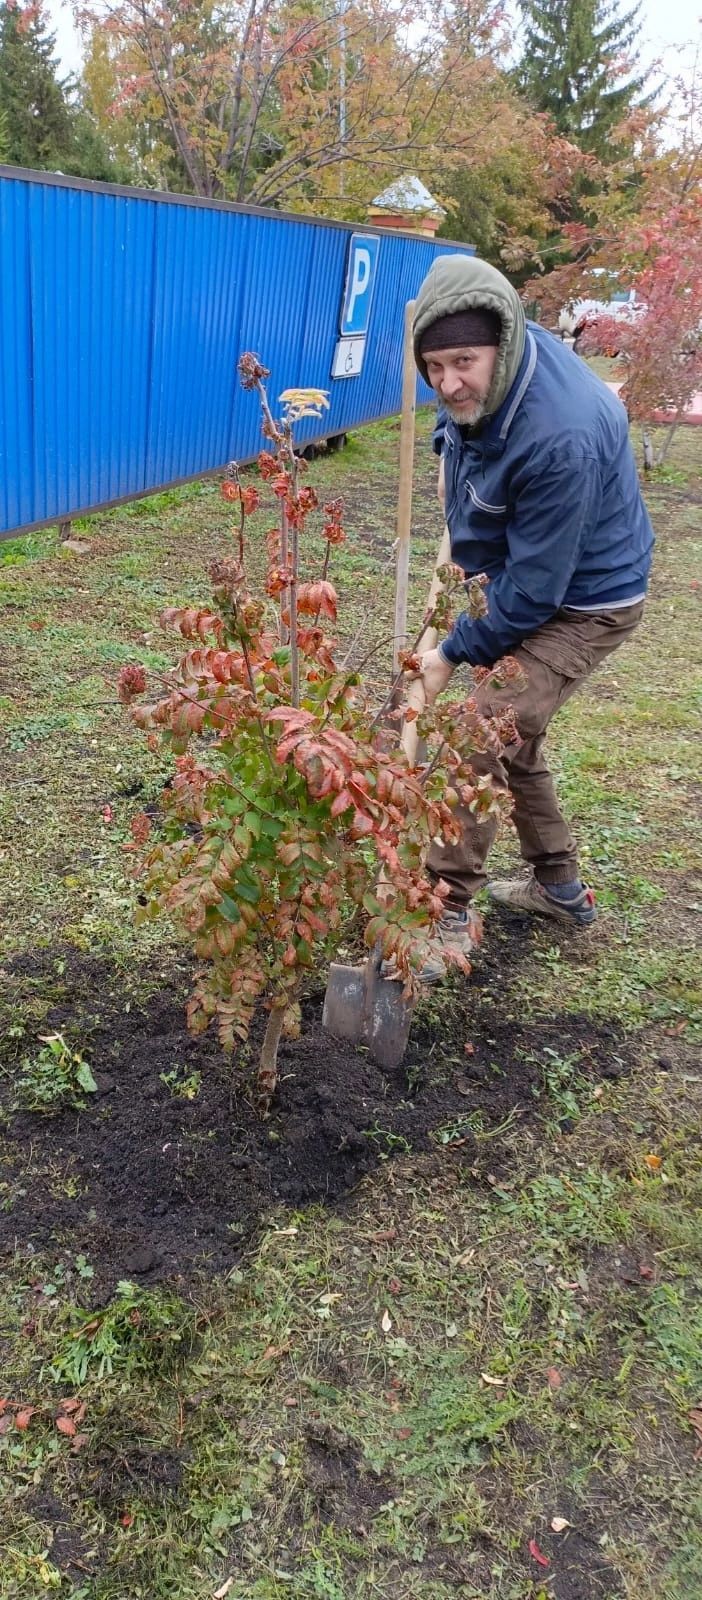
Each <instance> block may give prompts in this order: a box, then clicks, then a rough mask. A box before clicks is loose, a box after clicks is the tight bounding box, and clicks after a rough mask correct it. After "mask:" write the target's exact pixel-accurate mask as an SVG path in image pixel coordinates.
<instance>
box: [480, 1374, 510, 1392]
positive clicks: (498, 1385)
mask: <svg viewBox="0 0 702 1600" xmlns="http://www.w3.org/2000/svg"><path fill="white" fill-rule="evenodd" d="M480 1376H481V1378H482V1380H483V1383H491V1384H492V1385H493V1386H494V1388H495V1389H504V1386H505V1379H504V1378H493V1376H492V1374H491V1373H490V1372H481V1374H480Z"/></svg>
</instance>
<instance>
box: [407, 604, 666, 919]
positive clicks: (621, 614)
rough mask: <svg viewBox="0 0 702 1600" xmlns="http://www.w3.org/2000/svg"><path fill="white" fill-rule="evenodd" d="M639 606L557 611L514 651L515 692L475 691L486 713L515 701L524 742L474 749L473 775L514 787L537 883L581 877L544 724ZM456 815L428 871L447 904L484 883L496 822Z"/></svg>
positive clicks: (621, 636) (629, 628)
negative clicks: (458, 831)
mask: <svg viewBox="0 0 702 1600" xmlns="http://www.w3.org/2000/svg"><path fill="white" fill-rule="evenodd" d="M643 609H644V602H643V601H642V600H641V601H639V602H637V604H636V605H632V606H627V607H626V608H624V609H622V610H621V611H599V612H596V613H593V612H575V611H565V610H562V611H558V612H557V613H556V616H555V617H553V618H552V619H551V621H550V622H547V623H545V625H544V627H543V628H539V629H538V632H537V633H533V634H531V635H530V637H529V638H528V639H525V640H524V643H523V644H522V645H520V646H519V649H518V650H515V651H514V656H515V658H516V660H517V661H518V662H519V664H520V666H521V667H522V670H523V672H524V674H525V677H526V680H527V682H526V687H525V688H524V689H522V691H521V693H518V694H515V692H514V688H513V687H512V688H511V689H510V685H509V684H506V685H505V687H504V688H503V689H499V688H496V687H495V686H494V685H491V684H487V685H483V686H482V687H480V688H478V689H476V691H475V700H476V702H477V706H478V710H479V711H480V712H482V714H483V715H484V716H490V715H491V714H494V713H495V712H496V711H499V710H500V709H502V708H504V707H505V706H508V705H513V706H514V710H515V713H516V721H517V728H518V731H519V734H520V737H521V739H522V743H521V744H520V745H516V744H515V745H510V746H509V747H508V748H507V749H506V750H505V751H504V754H503V755H502V756H501V757H500V758H497V757H496V756H491V755H489V754H484V755H476V756H475V757H474V760H473V767H474V770H475V773H476V775H477V776H480V775H481V774H483V773H490V774H491V775H492V778H493V781H494V783H495V784H496V786H497V787H498V788H502V789H504V790H509V792H510V793H511V795H512V799H513V801H514V809H513V812H512V818H513V821H514V824H515V827H516V829H517V833H518V835H519V843H520V846H521V852H522V856H523V858H524V860H525V861H527V862H528V863H529V866H530V867H531V868H532V870H533V872H534V874H535V876H536V878H537V879H538V881H539V882H540V883H546V884H548V883H569V882H572V880H573V879H575V878H577V877H578V876H579V872H578V853H577V848H576V844H575V840H574V838H573V835H572V833H571V831H570V828H569V827H568V824H567V822H566V821H565V818H564V817H563V816H562V814H561V811H560V809H559V805H558V800H557V798H556V790H555V787H554V782H553V778H552V777H551V774H550V772H549V770H548V767H547V766H546V762H545V760H544V755H543V747H544V740H545V736H546V730H547V728H548V726H549V723H550V722H551V719H552V717H554V716H555V714H556V712H557V711H558V710H559V708H560V707H561V706H562V705H565V702H566V700H569V699H570V697H571V695H572V694H574V693H575V690H576V689H577V688H578V687H579V685H580V684H581V683H583V682H584V681H585V679H586V678H588V677H589V676H590V673H591V672H594V670H595V668H596V667H598V666H599V664H600V662H601V661H604V659H605V656H608V655H611V653H612V651H613V650H617V649H618V648H619V645H620V644H624V642H625V640H626V639H628V638H630V636H631V634H632V633H633V632H634V629H635V628H636V627H637V626H638V624H639V622H640V621H641V617H642V615H643ZM456 815H457V816H458V817H459V818H460V820H461V823H462V826H463V839H462V841H461V843H460V844H447V845H441V844H433V845H432V846H431V849H430V850H429V854H428V856H427V871H428V873H429V876H430V877H431V878H433V879H437V878H443V879H444V881H445V882H446V883H448V885H449V890H450V893H449V897H448V901H447V904H448V905H449V906H464V905H466V904H467V902H468V901H469V900H470V899H472V897H473V895H474V894H475V893H476V890H478V889H480V888H482V886H483V884H484V883H485V882H486V881H487V873H486V872H485V861H486V858H487V855H488V851H489V849H490V846H491V844H492V842H493V839H494V838H495V834H496V832H497V826H498V824H497V823H496V822H495V821H493V820H492V819H491V818H489V819H488V820H487V821H485V822H477V821H476V819H475V817H474V816H473V814H472V812H470V811H469V810H468V809H467V808H466V807H464V806H460V807H459V809H458V811H457V813H456Z"/></svg>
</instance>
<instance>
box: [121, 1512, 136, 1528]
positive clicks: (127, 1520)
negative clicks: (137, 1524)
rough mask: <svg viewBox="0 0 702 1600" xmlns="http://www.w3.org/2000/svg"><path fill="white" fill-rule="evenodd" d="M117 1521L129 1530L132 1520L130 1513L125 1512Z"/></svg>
mask: <svg viewBox="0 0 702 1600" xmlns="http://www.w3.org/2000/svg"><path fill="white" fill-rule="evenodd" d="M119 1520H120V1522H121V1524H122V1527H123V1528H131V1526H132V1523H133V1521H134V1518H133V1516H132V1513H131V1511H125V1512H124V1513H123V1515H122V1516H121V1517H120V1519H119Z"/></svg>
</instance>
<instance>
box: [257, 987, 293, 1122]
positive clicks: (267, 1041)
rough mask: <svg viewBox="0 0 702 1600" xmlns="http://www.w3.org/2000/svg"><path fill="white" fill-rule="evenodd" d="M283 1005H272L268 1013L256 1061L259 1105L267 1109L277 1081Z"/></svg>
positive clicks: (283, 1017) (283, 1015) (283, 1014)
mask: <svg viewBox="0 0 702 1600" xmlns="http://www.w3.org/2000/svg"><path fill="white" fill-rule="evenodd" d="M285 1010H286V1007H285V1005H277V1006H276V1005H274V1006H272V1007H271V1010H270V1012H269V1015H268V1022H267V1024H266V1031H265V1033H264V1035H263V1044H262V1045H261V1054H260V1056H259V1061H258V1091H259V1099H260V1103H261V1107H262V1109H263V1110H264V1111H267V1110H268V1107H269V1106H270V1103H271V1100H272V1099H273V1096H274V1094H275V1090H276V1084H277V1082H278V1047H279V1045H280V1040H281V1035H282V1032H283V1021H284V1019H285Z"/></svg>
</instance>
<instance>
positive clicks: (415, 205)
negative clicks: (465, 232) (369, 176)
mask: <svg viewBox="0 0 702 1600" xmlns="http://www.w3.org/2000/svg"><path fill="white" fill-rule="evenodd" d="M371 206H372V207H373V209H377V210H382V211H400V212H405V213H410V214H413V213H414V214H417V213H422V214H423V213H425V212H428V213H429V215H431V216H440V217H443V216H444V215H445V213H444V209H443V206H440V205H439V202H438V200H435V199H434V196H433V194H430V193H429V190H428V189H427V188H426V187H425V185H424V184H423V183H422V182H421V179H419V178H414V177H412V176H411V174H405V176H404V177H402V178H396V179H395V182H394V183H391V184H389V185H388V188H387V189H383V192H382V194H377V195H376V196H375V199H374V200H371Z"/></svg>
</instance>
